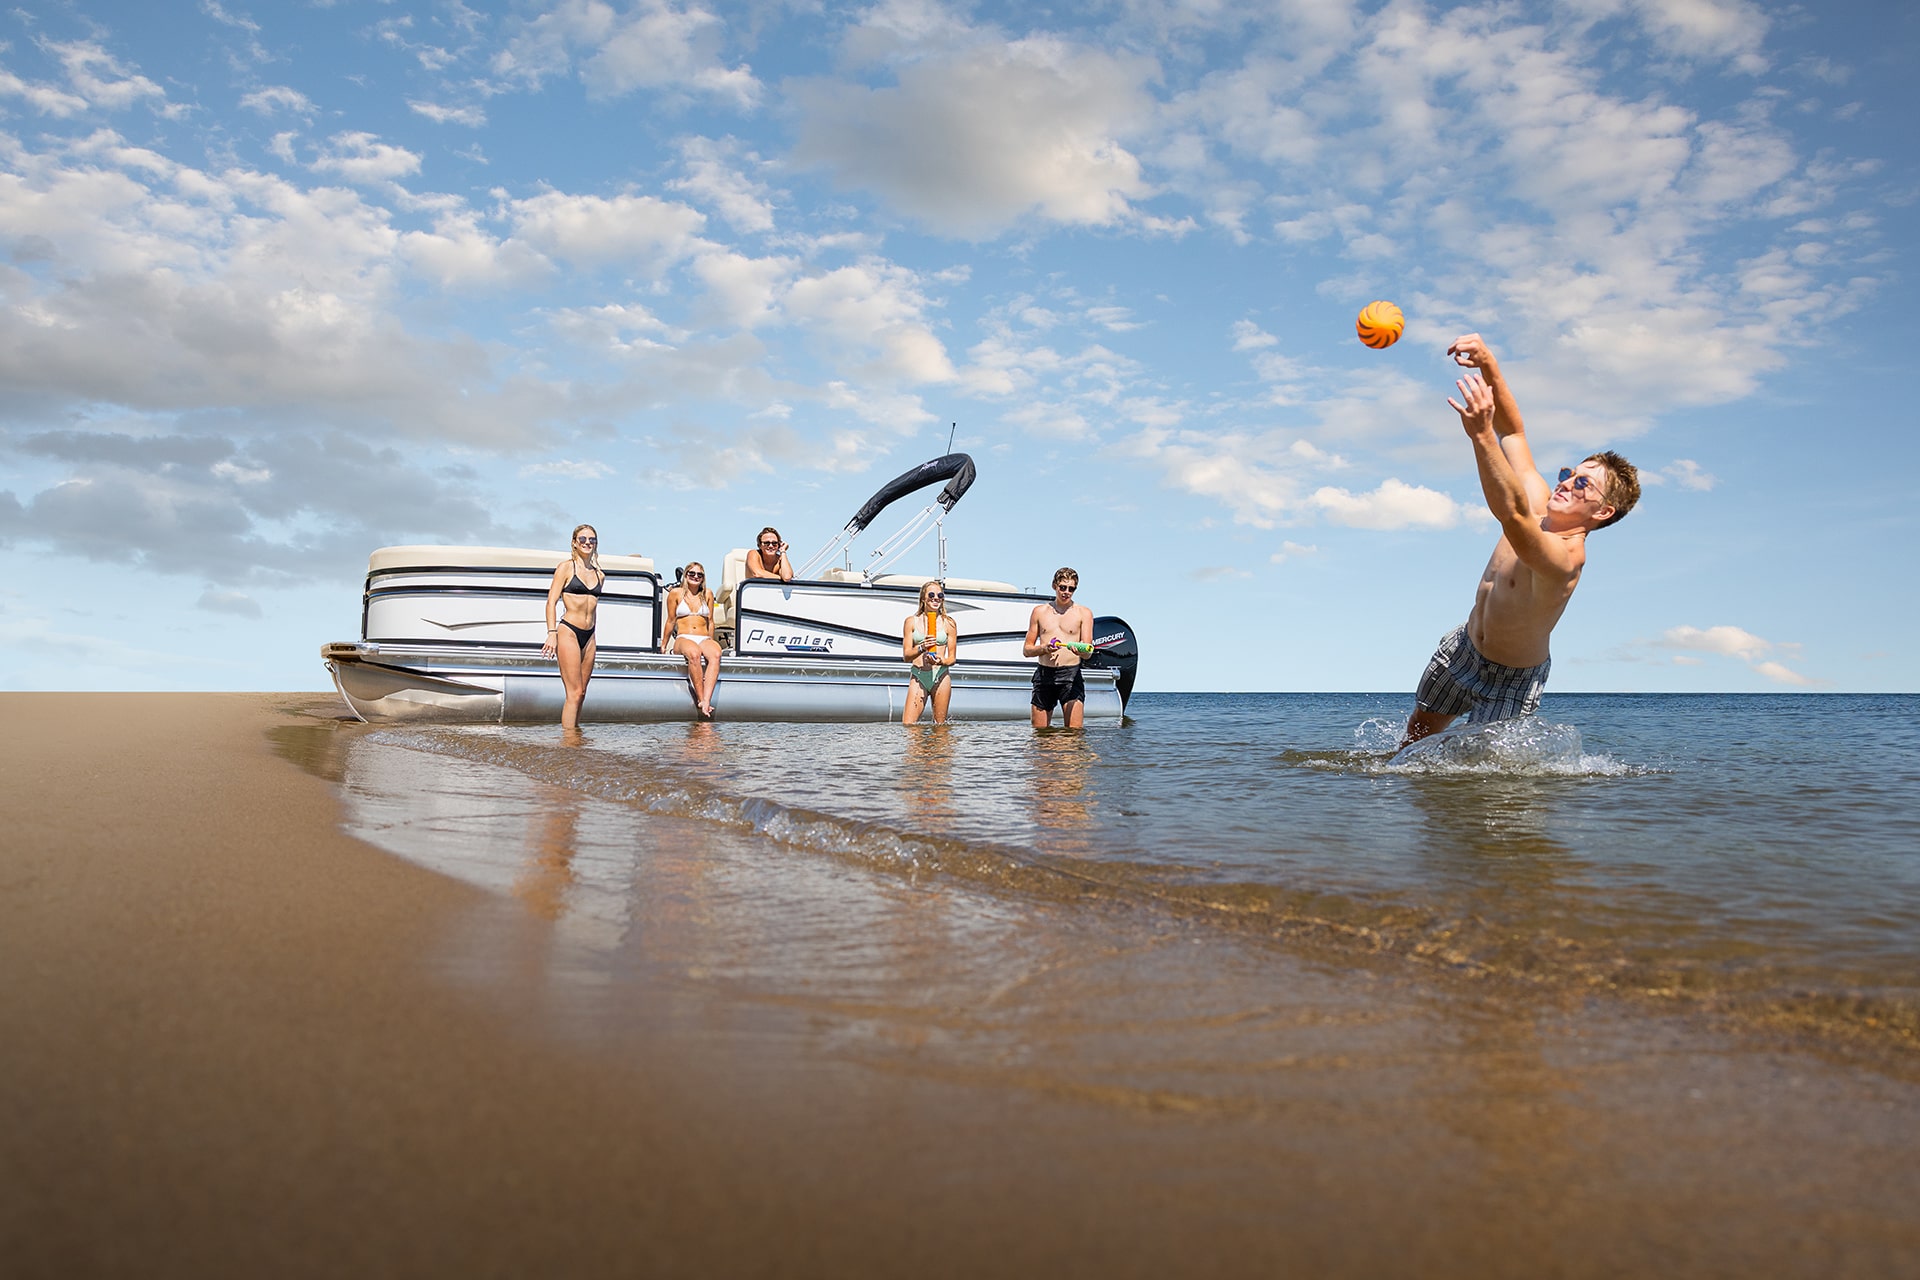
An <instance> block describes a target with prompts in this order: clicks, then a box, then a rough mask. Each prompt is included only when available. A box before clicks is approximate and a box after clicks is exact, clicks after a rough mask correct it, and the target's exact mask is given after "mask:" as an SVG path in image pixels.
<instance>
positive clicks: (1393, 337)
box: [1353, 302, 1407, 351]
mask: <svg viewBox="0 0 1920 1280" xmlns="http://www.w3.org/2000/svg"><path fill="white" fill-rule="evenodd" d="M1353 327H1354V330H1355V332H1357V333H1358V334H1359V335H1360V341H1362V342H1364V343H1366V344H1367V345H1368V346H1370V347H1372V348H1373V349H1374V350H1376V351H1378V350H1380V349H1382V348H1384V347H1390V346H1392V345H1393V344H1394V343H1396V342H1398V341H1400V331H1401V330H1402V329H1405V328H1406V327H1407V318H1406V317H1405V316H1403V315H1401V314H1400V308H1398V307H1396V306H1394V305H1393V304H1392V303H1391V302H1369V303H1368V304H1367V305H1366V306H1365V307H1364V308H1362V310H1361V312H1360V318H1359V319H1358V320H1357V321H1355V322H1354V326H1353Z"/></svg>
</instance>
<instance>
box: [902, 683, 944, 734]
mask: <svg viewBox="0 0 1920 1280" xmlns="http://www.w3.org/2000/svg"><path fill="white" fill-rule="evenodd" d="M926 706H927V691H926V690H925V689H922V688H921V687H920V681H919V680H917V679H915V678H914V677H912V676H908V677H907V705H906V706H904V707H902V708H901V709H900V723H901V724H918V723H919V722H920V713H921V712H922V711H924V710H926ZM939 718H940V713H939V711H938V710H937V709H936V710H935V711H934V719H936V720H937V719H939Z"/></svg>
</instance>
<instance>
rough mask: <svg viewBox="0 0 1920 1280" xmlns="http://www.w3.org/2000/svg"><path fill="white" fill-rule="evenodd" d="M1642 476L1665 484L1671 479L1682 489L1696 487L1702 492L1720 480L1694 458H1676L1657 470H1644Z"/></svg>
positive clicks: (1656, 482)
mask: <svg viewBox="0 0 1920 1280" xmlns="http://www.w3.org/2000/svg"><path fill="white" fill-rule="evenodd" d="M1642 478H1643V479H1647V480H1651V481H1653V482H1654V483H1655V484H1664V483H1666V482H1667V481H1669V480H1671V481H1673V482H1674V483H1675V484H1677V485H1679V486H1680V487H1681V488H1682V489H1695V490H1698V491H1700V492H1702V493H1704V492H1706V491H1707V490H1709V489H1711V488H1713V486H1714V485H1716V484H1718V483H1719V481H1718V480H1717V479H1716V478H1715V477H1714V476H1713V475H1711V474H1710V473H1708V472H1706V471H1704V470H1702V469H1701V467H1700V464H1699V463H1697V462H1695V461H1694V460H1693V459H1692V458H1675V459H1674V460H1673V461H1672V462H1671V463H1668V464H1667V465H1666V466H1664V467H1662V468H1660V470H1659V471H1656V472H1643V473H1642Z"/></svg>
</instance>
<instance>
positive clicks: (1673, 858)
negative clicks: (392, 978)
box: [346, 694, 1920, 1059]
mask: <svg viewBox="0 0 1920 1280" xmlns="http://www.w3.org/2000/svg"><path fill="white" fill-rule="evenodd" d="M1405 705H1406V701H1405V697H1404V695H1384V694H1383V695H1356V694H1257V695H1220V694H1210V695H1186V694H1143V695H1140V696H1139V697H1138V698H1136V699H1135V700H1134V702H1133V704H1132V707H1131V708H1130V715H1129V716H1128V718H1127V719H1126V720H1125V721H1124V722H1122V723H1117V724H1098V725H1095V726H1094V727H1091V728H1089V729H1087V730H1086V731H1084V732H1068V731H1063V730H1062V731H1051V730H1050V731H1041V732H1036V731H1034V730H1032V729H1030V728H1029V727H1027V726H1024V725H1018V724H965V723H956V724H953V725H949V726H946V727H944V728H936V727H933V726H926V725H922V726H918V727H915V728H913V729H905V728H902V727H900V726H897V725H895V726H881V725H767V724H740V725H729V724H724V723H718V724H687V725H631V726H607V725H600V726H593V727H591V728H589V729H588V730H587V731H586V732H585V734H584V735H583V737H582V738H580V739H578V740H576V741H574V742H571V743H569V742H567V741H565V740H564V739H563V737H562V735H561V733H560V731H559V730H558V729H557V728H553V727H547V726H522V727H472V728H414V729H398V728H381V729H376V730H371V731H368V732H366V733H365V735H364V737H362V738H361V739H360V740H359V741H358V743H357V745H356V746H355V748H354V752H355V754H354V759H353V761H351V762H350V764H352V765H353V767H351V768H349V770H348V777H347V779H346V781H347V790H348V793H349V796H350V797H351V796H353V795H356V794H357V795H358V797H359V802H358V803H359V807H358V808H357V809H356V810H355V812H356V814H357V815H358V816H357V817H356V818H355V819H354V821H352V822H350V824H349V826H350V828H353V829H355V830H357V831H358V833H359V834H362V835H365V836H367V837H368V838H370V839H373V840H374V841H375V842H376V843H384V844H386V845H387V846H388V847H390V848H392V849H394V850H395V851H396V852H400V853H402V854H404V855H406V856H409V857H412V858H414V859H415V860H418V861H422V862H424V863H427V864H428V865H432V866H434V867H436V868H437V869H439V870H441V871H444V872H447V873H449V874H453V875H456V876H460V877H462V878H465V879H469V880H472V881H474V882H476V883H482V884H486V885H489V886H490V887H492V888H495V889H498V890H500V891H502V892H514V893H519V894H521V895H522V896H526V895H527V893H528V892H530V891H529V890H528V885H529V884H531V883H533V882H534V881H537V880H538V879H539V876H538V874H537V869H538V868H539V867H540V866H541V865H543V862H542V859H543V857H544V859H545V864H554V863H555V860H556V859H558V860H559V862H561V863H564V866H563V868H562V870H561V872H560V873H559V874H557V875H556V876H553V877H549V881H550V882H549V883H545V884H544V886H543V887H539V888H537V889H536V890H533V891H531V892H534V893H535V895H536V896H538V897H540V898H541V900H542V902H543V903H544V907H543V909H545V910H547V911H549V912H550V913H551V914H552V915H554V916H555V917H556V918H570V919H571V920H572V921H573V923H574V926H575V927H576V928H577V929H579V930H584V933H583V935H582V936H586V935H588V934H593V933H594V932H595V931H598V934H599V935H600V936H601V938H602V939H603V945H604V946H606V947H614V946H616V945H617V940H618V939H619V938H620V936H621V935H622V933H623V931H625V930H628V929H630V928H631V927H632V922H633V920H634V919H635V910H634V905H635V904H634V900H635V899H636V897H637V896H639V895H644V894H646V893H649V892H652V891H653V889H652V888H650V887H649V886H648V885H647V884H646V883H645V875H644V873H643V871H642V869H641V867H640V864H639V862H638V860H637V859H638V855H637V854H636V853H633V852H631V850H632V849H633V848H634V847H635V844H636V841H635V837H634V835H633V832H634V831H635V830H637V829H638V827H636V826H635V824H642V825H644V824H645V823H647V822H648V821H650V820H651V821H656V822H660V821H664V822H671V823H674V824H681V825H680V827H679V829H682V830H706V831H710V832H712V833H714V834H716V835H725V836H727V837H728V838H729V839H733V840H735V841H742V840H744V841H748V842H751V843H752V844H754V845H755V846H757V847H759V848H762V849H772V850H778V851H781V852H782V856H783V858H784V859H785V861H783V862H780V863H779V864H778V865H780V866H781V867H783V868H784V869H785V870H784V871H783V874H786V873H788V872H795V873H797V872H799V871H801V870H802V869H804V868H806V867H812V868H814V870H815V872H816V873H821V874H824V873H826V872H827V871H828V869H831V870H832V874H833V876H836V877H839V882H840V883H845V882H846V877H847V875H848V874H849V873H852V874H854V875H855V876H856V877H857V878H860V879H861V880H863V881H877V882H880V883H885V882H888V881H895V882H902V883H928V882H933V881H939V882H943V883H948V884H951V885H955V886H966V887H968V888H970V889H971V890H974V891H977V892H978V893H979V894H981V895H984V900H985V901H988V902H991V903H992V904H994V906H993V910H994V911H995V912H998V913H1011V914H1013V915H1016V916H1017V915H1021V914H1025V915H1027V916H1029V917H1030V918H1039V917H1040V916H1041V915H1044V914H1045V913H1053V912H1058V911H1062V910H1067V911H1071V910H1073V909H1074V908H1075V907H1076V906H1079V907H1086V908H1089V909H1094V908H1097V909H1098V910H1100V911H1102V912H1106V913H1109V914H1108V916H1107V917H1106V918H1109V919H1115V920H1123V919H1125V918H1126V917H1127V916H1129V915H1138V916H1140V917H1142V918H1152V919H1156V920H1161V921H1166V920H1169V919H1172V920H1177V921H1178V922H1180V927H1181V928H1184V929H1197V930H1202V931H1207V930H1216V931H1221V932H1231V933H1235V934H1239V935H1243V936H1252V937H1255V938H1266V939H1270V940H1272V941H1274V942H1276V943H1279V944H1284V945H1287V946H1292V947H1294V948H1295V949H1296V950H1297V949H1299V948H1303V947H1304V948H1307V949H1309V950H1311V951H1312V952H1313V953H1314V954H1315V955H1317V956H1320V957H1323V958H1326V959H1331V960H1333V961H1334V962H1335V963H1336V964H1337V963H1338V962H1339V958H1340V957H1341V956H1347V957H1349V958H1351V959H1354V960H1359V959H1360V958H1361V957H1363V956H1364V957H1367V958H1368V959H1367V962H1368V963H1375V962H1377V961H1378V960H1379V959H1380V958H1382V957H1385V958H1387V959H1388V960H1389V961H1391V962H1394V963H1404V965H1406V966H1408V967H1409V968H1410V969H1412V970H1415V971H1427V972H1431V971H1434V970H1443V971H1446V972H1449V973H1452V974H1459V975H1467V976H1481V977H1486V978H1492V979H1500V980H1506V981H1509V982H1513V983H1517V984H1521V985H1522V986H1524V987H1527V988H1532V989H1538V990H1542V991H1548V992H1553V991H1560V992H1567V993H1574V994H1578V993H1582V992H1588V993H1594V994H1598V995H1605V996H1609V997H1618V998H1622V999H1625V1000H1629V1001H1632V1000H1653V1001H1657V1002H1662V1003H1665V1004H1668V1005H1675V1006H1679V1007H1684V1008H1688V1009H1693V1010H1704V1011H1708V1012H1711V1013H1713V1014H1715V1015H1718V1016H1725V1017H1726V1018H1729V1019H1732V1020H1734V1021H1735V1022H1739V1023H1745V1024H1749V1025H1755V1026H1759V1027H1763V1028H1765V1029H1766V1030H1768V1031H1769V1032H1771V1033H1785V1034H1791V1035H1795V1036H1804V1037H1808V1038H1811V1039H1812V1040H1813V1041H1816V1042H1832V1043H1836V1044H1838V1043H1846V1044H1850V1045H1856V1046H1866V1047H1871V1048H1875V1049H1877V1050H1880V1051H1884V1052H1887V1053H1890V1054H1892V1055H1893V1056H1894V1058H1896V1059H1899V1058H1903V1057H1905V1055H1906V1054H1908V1053H1910V1052H1912V1051H1913V1050H1914V1049H1915V1047H1916V1045H1920V698H1916V697H1911V696H1880V695H1876V696H1848V695H1780V696H1749V695H1693V696H1674V695H1581V694H1571V695H1570V694H1550V695H1548V698H1547V700H1546V701H1545V703H1544V704H1543V705H1542V708H1541V714H1540V716H1539V717H1538V719H1537V720H1536V721H1534V722H1532V723H1530V724H1529V723H1525V722H1522V723H1520V724H1519V725H1517V726H1515V727H1513V728H1511V729H1504V730H1502V731H1500V732H1499V733H1498V734H1496V735H1495V736H1494V738H1493V739H1492V740H1491V741H1479V742H1476V743H1469V744H1466V746H1467V747H1470V748H1471V749H1463V748H1462V746H1460V745H1459V744H1455V745H1454V746H1453V747H1451V748H1448V747H1442V748H1440V749H1436V750H1433V751H1430V752H1427V753H1426V754H1427V756H1428V757H1429V758H1426V759H1421V760H1416V761H1414V762H1412V763H1407V764H1395V763H1393V762H1392V756H1393V749H1394V747H1395V746H1396V745H1397V743H1396V738H1397V734H1398V728H1399V725H1400V723H1401V717H1402V716H1403V715H1404V709H1405ZM356 779H358V782H357V783H356ZM509 780H511V781H509ZM528 787H531V788H534V789H536V790H537V792H538V794H539V795H540V796H542V797H545V799H544V800H542V801H541V803H540V804H539V805H535V806H534V808H533V809H529V807H528V805H529V801H528V799H527V795H528V794H530V793H526V792H525V791H524V789H525V788H528ZM556 796H564V797H569V798H571V799H572V801H574V802H577V803H574V804H571V805H570V806H568V807H565V813H564V814H563V815H562V816H560V817H556V816H555V815H556V813H557V812H558V811H556V810H555V809H554V808H553V804H552V801H553V798H554V797H556ZM581 804H585V805H590V806H591V812H587V811H585V810H581V809H579V807H578V806H579V805H581ZM534 810H538V812H535V811H534ZM555 823H561V824H562V826H563V827H564V829H563V830H562V829H560V828H556V827H555ZM685 824H693V825H692V826H691V827H687V826H685ZM556 831H557V832H558V835H556ZM561 846H564V853H563V854H562V853H558V852H556V850H558V849H560V848H561ZM543 848H544V849H545V850H546V851H547V852H546V853H545V854H544V855H543V854H542V852H541V850H542V849H543ZM769 865H772V864H769ZM530 867H531V868H534V869H535V873H536V874H534V875H533V879H532V880H530V879H529V870H528V869H529V868H530ZM757 874H765V872H761V873H757ZM655 888H657V886H655ZM837 894H844V896H842V897H838V898H837V897H836V895H837ZM858 896H859V895H858V894H857V893H853V892H851V891H844V890H839V889H828V890H825V891H824V897H822V896H820V895H819V894H816V895H815V896H814V897H812V898H810V899H809V903H808V906H807V907H806V911H807V913H808V914H809V916H810V917H816V916H819V915H821V914H822V913H825V914H827V915H831V914H832V913H833V912H834V911H835V909H836V908H835V906H834V904H835V902H836V901H839V902H843V903H844V904H845V910H846V911H847V913H848V927H849V928H857V927H858V922H857V917H858V909H857V907H856V906H855V905H854V901H855V899H856V898H857V897H858ZM767 901H768V907H767V910H768V912H769V913H771V912H773V911H774V910H775V909H776V908H775V907H774V906H773V905H772V902H773V895H772V894H771V893H770V894H769V896H768V899H767ZM1112 913H1118V915H1117V916H1116V915H1113V914H1112ZM769 923H770V924H771V915H770V916H769ZM1115 927H1117V928H1125V926H1124V925H1116V926H1115ZM929 949H931V950H935V951H937V949H938V948H937V947H935V946H932V944H931V943H929Z"/></svg>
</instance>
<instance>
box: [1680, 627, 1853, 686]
mask: <svg viewBox="0 0 1920 1280" xmlns="http://www.w3.org/2000/svg"><path fill="white" fill-rule="evenodd" d="M1654 647H1656V648H1659V649H1666V650H1679V651H1680V652H1679V653H1678V654H1676V656H1675V657H1674V661H1676V662H1681V661H1683V660H1684V659H1685V658H1686V657H1687V655H1689V654H1693V653H1710V654H1716V655H1719V656H1721V657H1727V658H1734V659H1737V660H1739V661H1741V662H1744V663H1746V664H1747V665H1748V666H1749V667H1750V668H1752V669H1753V670H1754V671H1755V672H1757V673H1759V674H1760V675H1763V676H1765V677H1766V678H1767V679H1769V680H1772V681H1774V682H1775V683H1777V684H1791V685H1800V686H1806V685H1813V684H1818V683H1819V681H1817V680H1814V679H1812V678H1811V677H1809V676H1805V675H1802V674H1801V673H1800V672H1798V671H1795V670H1793V669H1792V668H1790V667H1788V666H1786V665H1785V664H1784V663H1781V662H1780V661H1778V660H1777V659H1774V658H1770V657H1768V655H1769V654H1773V653H1776V652H1781V653H1785V654H1787V655H1789V656H1791V655H1793V654H1796V653H1798V652H1799V648H1800V646H1799V645H1797V644H1785V643H1781V642H1778V641H1773V640H1766V639H1763V638H1761V637H1760V636H1757V635H1755V634H1753V633H1752V632H1751V631H1747V630H1744V629H1742V628H1740V627H1735V626H1727V625H1722V626H1717V627H1693V626H1678V627H1672V628H1669V629H1668V630H1667V631H1666V632H1664V633H1663V634H1662V635H1661V637H1660V638H1659V639H1658V640H1657V641H1655V642H1654Z"/></svg>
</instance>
